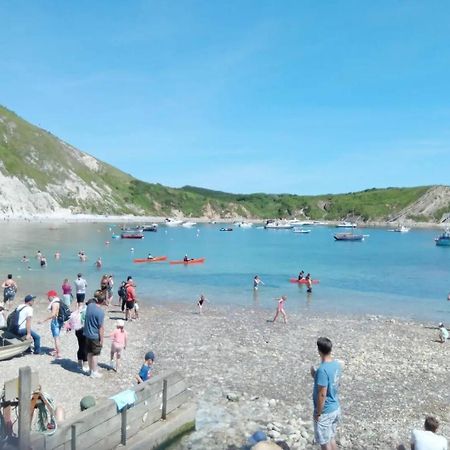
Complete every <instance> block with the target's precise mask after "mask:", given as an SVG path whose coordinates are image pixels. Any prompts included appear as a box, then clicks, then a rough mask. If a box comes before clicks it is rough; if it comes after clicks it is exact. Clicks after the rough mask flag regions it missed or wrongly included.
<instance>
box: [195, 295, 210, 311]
mask: <svg viewBox="0 0 450 450" xmlns="http://www.w3.org/2000/svg"><path fill="white" fill-rule="evenodd" d="M207 302H208V300H206V298H205V296H204V295H203V294H201V295H200V298H199V300H198V302H197V306H198V310H199V311H198V313H199V314H202V312H203V305H204V304H205V303H207Z"/></svg>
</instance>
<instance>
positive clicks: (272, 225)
mask: <svg viewBox="0 0 450 450" xmlns="http://www.w3.org/2000/svg"><path fill="white" fill-rule="evenodd" d="M264 228H265V229H266V230H291V229H292V228H294V225H292V224H291V223H290V222H288V221H287V220H268V221H267V222H266V224H265V225H264Z"/></svg>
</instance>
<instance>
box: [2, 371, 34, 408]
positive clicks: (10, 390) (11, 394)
mask: <svg viewBox="0 0 450 450" xmlns="http://www.w3.org/2000/svg"><path fill="white" fill-rule="evenodd" d="M38 388H39V374H38V373H37V372H31V391H36V390H37V389H38ZM16 398H19V378H14V379H13V380H8V381H6V382H5V398H4V400H5V401H6V402H11V401H13V400H15V399H16Z"/></svg>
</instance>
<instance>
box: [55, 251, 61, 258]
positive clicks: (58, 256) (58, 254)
mask: <svg viewBox="0 0 450 450" xmlns="http://www.w3.org/2000/svg"><path fill="white" fill-rule="evenodd" d="M59 258H61V253H59V252H58V251H57V252H56V253H55V259H59Z"/></svg>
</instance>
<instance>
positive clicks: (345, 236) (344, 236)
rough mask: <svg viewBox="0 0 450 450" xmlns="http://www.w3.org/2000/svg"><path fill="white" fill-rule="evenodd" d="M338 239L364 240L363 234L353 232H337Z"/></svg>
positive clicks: (335, 237) (336, 237)
mask: <svg viewBox="0 0 450 450" xmlns="http://www.w3.org/2000/svg"><path fill="white" fill-rule="evenodd" d="M334 239H335V240H336V241H363V240H364V235H363V234H353V233H337V234H335V235H334Z"/></svg>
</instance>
